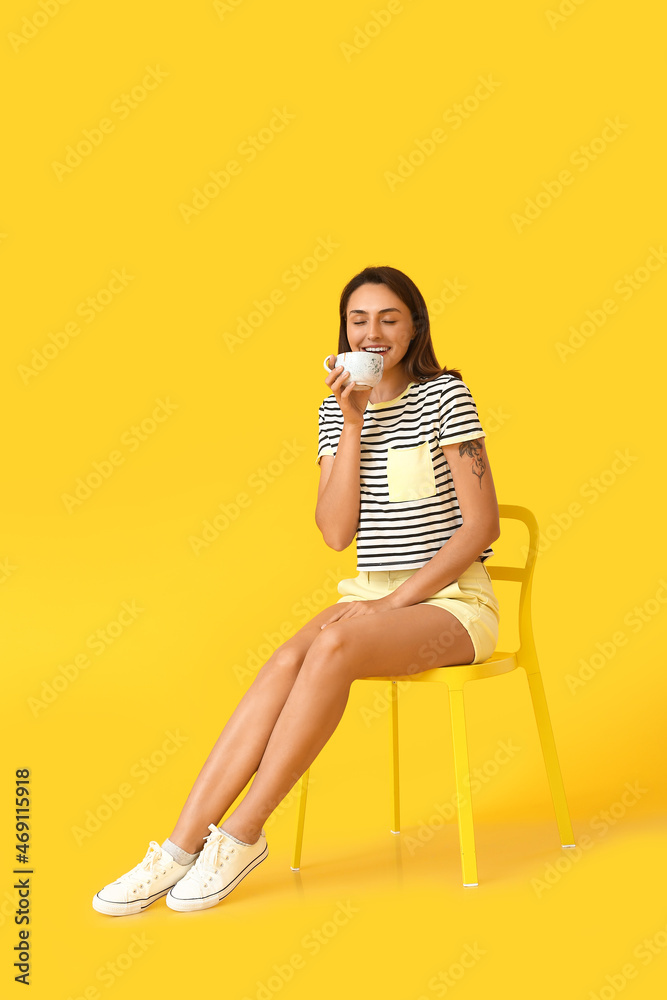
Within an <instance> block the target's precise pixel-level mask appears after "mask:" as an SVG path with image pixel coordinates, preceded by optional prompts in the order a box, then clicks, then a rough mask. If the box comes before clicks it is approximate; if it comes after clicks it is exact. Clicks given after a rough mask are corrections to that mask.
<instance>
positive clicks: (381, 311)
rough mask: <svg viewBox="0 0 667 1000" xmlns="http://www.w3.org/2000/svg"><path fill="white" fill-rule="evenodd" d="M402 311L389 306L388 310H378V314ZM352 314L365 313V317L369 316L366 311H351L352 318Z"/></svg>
mask: <svg viewBox="0 0 667 1000" xmlns="http://www.w3.org/2000/svg"><path fill="white" fill-rule="evenodd" d="M400 311H401V310H400V309H397V308H396V306H389V307H388V308H387V309H378V313H390V312H400ZM352 313H363V314H364V316H367V315H368V313H367V312H366V310H365V309H350V316H351V315H352Z"/></svg>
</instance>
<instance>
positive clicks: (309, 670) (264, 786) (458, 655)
mask: <svg viewBox="0 0 667 1000" xmlns="http://www.w3.org/2000/svg"><path fill="white" fill-rule="evenodd" d="M434 650H436V655H437V656H438V657H439V662H438V663H437V664H434V662H433V659H434ZM473 656H474V647H473V645H472V640H471V639H470V636H469V635H468V632H467V631H466V630H465V628H464V627H463V625H461V623H460V622H459V621H458V619H457V618H455V617H454V615H452V614H450V613H449V612H448V611H445V609H444V608H438V607H435V606H434V605H429V604H415V605H412V606H410V607H407V608H396V609H394V610H392V611H382V612H380V613H379V614H375V615H361V616H359V617H357V618H348V619H345V620H343V621H337V622H333V623H332V624H331V625H328V626H327V628H326V629H325V630H324V631H321V630H320V634H319V636H317V637H316V638H315V639H314V640H313V641H312V642H311V644H310V646H309V648H308V651H307V653H306V656H305V659H304V660H303V663H302V666H301V669H300V670H299V673H298V676H297V677H296V679H295V681H294V684H293V685H292V688H291V691H290V693H289V696H288V697H287V699H286V701H285V703H284V706H283V708H282V711H281V712H280V714H279V716H278V718H277V720H276V722H275V725H274V726H273V731H272V732H271V736H270V738H269V740H268V742H267V744H266V749H265V751H264V754H263V756H262V759H261V763H260V765H259V768H258V769H257V773H256V775H255V778H254V781H253V783H252V785H251V786H250V788H249V790H248V792H247V794H246V795H245V796H244V798H243V799H242V801H241V802H240V803H239V805H238V806H237V807H236V809H235V810H234V811H233V812H232V813H231V814H230V816H229V817H228V818H227V819H225V821H224V823H223V829H224V830H225V831H226V832H227V833H231V834H232V836H234V837H237V838H238V839H239V840H242V841H243V842H244V843H248V844H252V843H254V842H255V841H256V840H257V838H258V837H259V835H260V833H261V829H262V826H263V824H264V823H265V821H266V819H267V818H268V816H269V815H270V814H271V813H272V812H273V810H274V809H275V807H276V805H277V804H278V803H279V802H280V801H281V800H282V799H283V798H284V797H285V796H286V795H287V793H288V792H289V790H290V788H292V786H293V785H294V783H295V782H296V781H297V780H298V778H299V777H300V776H301V775H302V774H303V772H304V771H305V770H306V769H307V768H308V767H309V766H310V765H311V764H312V762H313V760H314V759H315V757H316V756H317V755H318V753H319V752H320V750H321V749H322V747H323V746H324V745H325V743H326V742H327V741H328V740H329V738H330V736H331V735H332V733H333V732H334V730H335V728H336V726H337V725H338V723H339V721H340V719H341V716H342V714H343V711H344V709H345V705H346V704H347V700H348V696H349V691H350V685H351V683H352V681H353V680H355V679H356V678H360V677H378V676H384V675H385V674H386V675H392V674H410V673H418V672H420V671H422V670H427V669H429V668H430V667H433V666H435V665H439V666H447V665H450V664H456V663H470V662H471V661H472V659H473ZM186 850H187V848H186Z"/></svg>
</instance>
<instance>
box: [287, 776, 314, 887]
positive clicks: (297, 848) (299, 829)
mask: <svg viewBox="0 0 667 1000" xmlns="http://www.w3.org/2000/svg"><path fill="white" fill-rule="evenodd" d="M309 773H310V768H307V769H306V770H305V771H304V772H303V774H302V775H301V795H300V796H299V818H298V820H297V824H296V843H295V844H294V859H293V862H292V866H291V867H292V871H293V872H298V871H299V868H300V866H301V845H302V843H303V824H304V822H305V820H306V800H307V798H308V775H309Z"/></svg>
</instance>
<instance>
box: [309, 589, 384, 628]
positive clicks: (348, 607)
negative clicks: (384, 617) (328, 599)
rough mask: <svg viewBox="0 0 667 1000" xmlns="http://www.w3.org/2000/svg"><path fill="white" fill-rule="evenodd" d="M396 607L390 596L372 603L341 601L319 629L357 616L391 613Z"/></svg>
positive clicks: (379, 598)
mask: <svg viewBox="0 0 667 1000" xmlns="http://www.w3.org/2000/svg"><path fill="white" fill-rule="evenodd" d="M397 606H398V605H396V604H395V603H393V602H392V600H391V595H388V596H387V597H378V598H376V599H375V600H372V601H343V602H342V604H341V605H340V606H339V608H336V610H335V611H334V612H332V614H331V617H330V618H327V620H326V621H325V622H324V624H323V625H321V626H320V628H321V629H324V628H326V627H327V625H332V624H333V622H338V621H342V620H344V619H346V618H357V617H358V616H359V615H376V614H379V613H380V612H382V611H393V610H394V609H395V608H396V607H397Z"/></svg>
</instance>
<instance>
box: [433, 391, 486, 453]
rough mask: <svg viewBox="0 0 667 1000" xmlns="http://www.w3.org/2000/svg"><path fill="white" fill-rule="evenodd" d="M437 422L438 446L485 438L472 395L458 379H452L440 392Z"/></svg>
mask: <svg viewBox="0 0 667 1000" xmlns="http://www.w3.org/2000/svg"><path fill="white" fill-rule="evenodd" d="M439 422H440V423H439V433H440V437H439V439H438V444H439V445H443V444H458V442H459V441H472V440H474V439H475V438H480V437H486V433H485V431H484V430H482V425H481V423H480V422H479V415H478V413H477V406H476V405H475V400H474V399H473V397H472V393H471V392H470V389H469V388H468V386H467V385H466V384H465V382H461V381H460V380H459V379H452V380H451V382H449V383H448V384H447V385H446V386H445V387H444V389H443V390H442V394H441V396H440V408H439Z"/></svg>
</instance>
